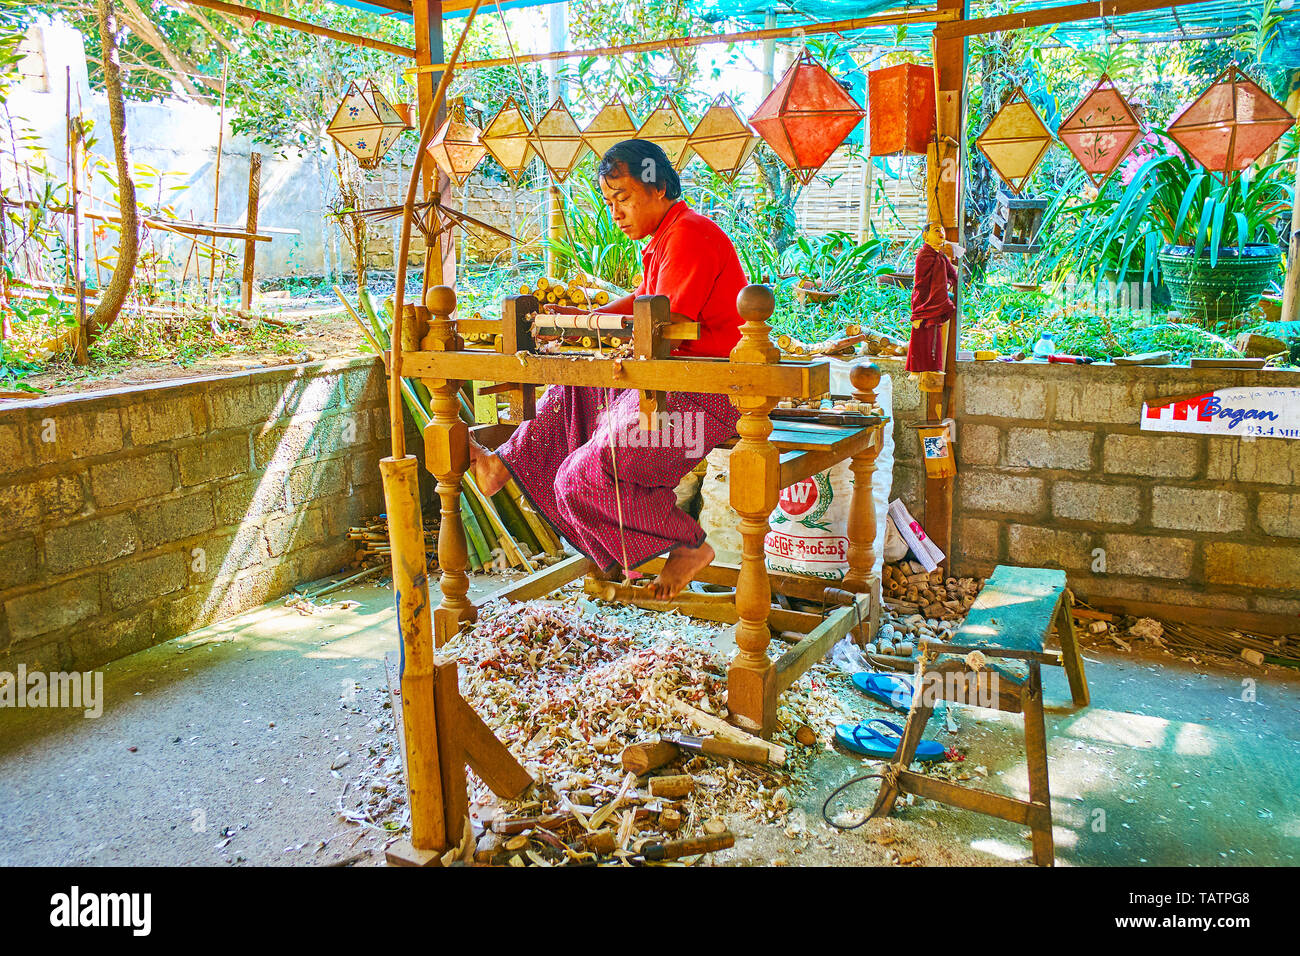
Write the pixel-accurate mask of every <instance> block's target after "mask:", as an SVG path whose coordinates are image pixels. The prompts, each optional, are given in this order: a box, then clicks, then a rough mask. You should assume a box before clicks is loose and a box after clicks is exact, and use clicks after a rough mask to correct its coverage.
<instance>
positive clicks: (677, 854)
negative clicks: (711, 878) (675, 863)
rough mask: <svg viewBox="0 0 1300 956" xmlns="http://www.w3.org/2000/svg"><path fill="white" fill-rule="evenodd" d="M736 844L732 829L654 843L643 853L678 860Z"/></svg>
mask: <svg viewBox="0 0 1300 956" xmlns="http://www.w3.org/2000/svg"><path fill="white" fill-rule="evenodd" d="M735 845H736V837H735V835H734V834H732V833H731V832H730V831H723V832H722V833H717V834H714V835H713V836H702V837H692V838H691V839H689V840H673V841H672V842H670V843H652V844H650V845H649V846H647V847H646V848H645V849H644V850H643V851H642V855H643V856H644V857H645V858H646V859H647V860H656V861H657V860H676V859H679V858H681V857H683V856H695V855H696V854H699V853H712V852H713V851H714V850H728V849H730V848H731V847H733V846H735Z"/></svg>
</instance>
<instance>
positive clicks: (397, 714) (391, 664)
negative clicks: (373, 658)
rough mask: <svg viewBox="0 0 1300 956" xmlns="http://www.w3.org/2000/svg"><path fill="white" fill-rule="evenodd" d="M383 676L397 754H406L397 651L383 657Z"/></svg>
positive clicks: (399, 658)
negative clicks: (391, 714) (390, 707)
mask: <svg viewBox="0 0 1300 956" xmlns="http://www.w3.org/2000/svg"><path fill="white" fill-rule="evenodd" d="M384 676H385V677H387V678H388V700H389V702H390V703H391V704H392V707H393V723H394V724H395V725H396V726H397V748H398V752H399V753H402V754H405V753H406V725H405V724H403V723H402V658H401V655H400V654H399V653H398V652H397V651H389V652H388V653H387V654H385V655H384Z"/></svg>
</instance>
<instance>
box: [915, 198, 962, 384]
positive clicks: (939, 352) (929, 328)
mask: <svg viewBox="0 0 1300 956" xmlns="http://www.w3.org/2000/svg"><path fill="white" fill-rule="evenodd" d="M961 253H962V248H961V247H960V246H957V245H954V244H952V243H950V242H948V241H947V240H946V239H944V235H943V227H942V226H941V225H940V224H939V223H937V222H932V223H930V224H929V226H928V227H927V228H926V230H925V241H924V242H923V243H921V251H920V252H918V253H917V254H916V275H915V279H914V280H913V282H912V338H911V341H910V342H909V343H908V346H907V370H908V371H909V372H942V371H943V359H944V345H945V344H946V340H947V334H946V333H947V325H948V322H949V321H951V319H952V318H953V316H955V315H956V314H957V305H956V303H955V301H954V298H955V295H956V292H957V267H956V266H955V265H953V260H954V259H956V258H957V257H958V256H960V255H961Z"/></svg>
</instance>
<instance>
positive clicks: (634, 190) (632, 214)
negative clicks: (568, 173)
mask: <svg viewBox="0 0 1300 956" xmlns="http://www.w3.org/2000/svg"><path fill="white" fill-rule="evenodd" d="M619 172H622V173H623V175H621V176H620V175H618V174H617V173H612V174H610V175H609V176H605V177H602V178H601V180H600V192H601V194H602V195H603V196H604V197H605V205H606V206H608V207H609V211H610V213H611V214H612V215H613V217H614V225H616V226H618V228H619V229H621V230H623V233H624V235H626V236H628V237H629V238H631V239H644V238H645V237H646V236H648V235H650V234H651V233H652V232H654V231H655V230H656V229H658V228H659V223H661V222H662V221H663V218H664V214H665V213H666V212H668V209H669V208H670V207H671V206H672V204H673V203H672V200H670V199H667V198H666V197H665V195H664V190H663V189H662V188H659V189H656V188H655V185H654V183H653V182H651V183H644V182H642V181H641V180H640V179H639V178H637V177H636V176H632V175H628V173H627V171H626V170H625V169H624V170H620V171H619Z"/></svg>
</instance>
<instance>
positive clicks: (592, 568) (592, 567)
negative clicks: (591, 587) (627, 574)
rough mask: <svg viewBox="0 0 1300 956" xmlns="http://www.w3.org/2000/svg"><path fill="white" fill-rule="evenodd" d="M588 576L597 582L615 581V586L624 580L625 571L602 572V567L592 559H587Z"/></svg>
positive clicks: (618, 569) (620, 569)
mask: <svg viewBox="0 0 1300 956" xmlns="http://www.w3.org/2000/svg"><path fill="white" fill-rule="evenodd" d="M586 575H587V577H589V578H594V579H595V580H597V581H613V582H614V583H615V584H617V583H619V582H620V581H622V580H623V569H622V568H615V569H614V570H613V571H608V572H607V571H602V570H601V569H600V565H598V564H596V562H595V561H593V560H591V559H590V558H588V559H587V570H586Z"/></svg>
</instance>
